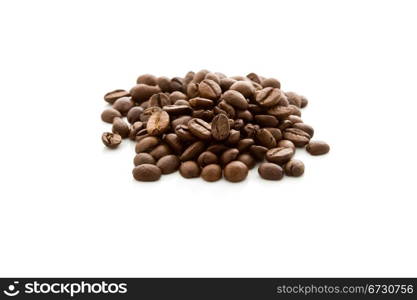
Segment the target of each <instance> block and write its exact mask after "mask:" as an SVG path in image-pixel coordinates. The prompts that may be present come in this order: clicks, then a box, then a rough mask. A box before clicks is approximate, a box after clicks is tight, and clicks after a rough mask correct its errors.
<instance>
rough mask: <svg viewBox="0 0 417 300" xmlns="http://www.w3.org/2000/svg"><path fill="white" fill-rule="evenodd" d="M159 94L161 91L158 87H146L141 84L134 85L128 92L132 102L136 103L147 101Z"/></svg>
mask: <svg viewBox="0 0 417 300" xmlns="http://www.w3.org/2000/svg"><path fill="white" fill-rule="evenodd" d="M160 92H161V89H160V88H159V87H158V86H153V85H147V84H143V83H139V84H137V85H135V86H134V87H133V88H132V89H131V90H130V94H131V95H132V99H133V101H135V102H137V103H142V102H144V101H146V100H148V99H149V98H150V97H151V96H152V95H153V94H157V93H160Z"/></svg>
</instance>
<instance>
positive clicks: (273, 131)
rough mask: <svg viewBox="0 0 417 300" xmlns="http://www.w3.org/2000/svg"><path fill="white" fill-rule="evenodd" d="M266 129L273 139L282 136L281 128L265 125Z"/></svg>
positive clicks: (279, 138)
mask: <svg viewBox="0 0 417 300" xmlns="http://www.w3.org/2000/svg"><path fill="white" fill-rule="evenodd" d="M265 129H266V130H268V131H269V132H270V133H271V134H272V136H273V137H274V139H275V141H277V142H278V141H280V140H281V138H282V133H281V130H279V128H271V127H267V128H265Z"/></svg>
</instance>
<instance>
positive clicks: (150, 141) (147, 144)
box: [135, 136, 160, 153]
mask: <svg viewBox="0 0 417 300" xmlns="http://www.w3.org/2000/svg"><path fill="white" fill-rule="evenodd" d="M159 142H160V140H159V139H158V138H157V137H154V136H148V137H145V138H144V139H142V140H140V141H139V142H138V143H137V144H136V148H135V150H136V153H141V152H149V151H151V150H152V149H153V148H155V147H156V146H158V144H159Z"/></svg>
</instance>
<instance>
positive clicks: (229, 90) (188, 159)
mask: <svg viewBox="0 0 417 300" xmlns="http://www.w3.org/2000/svg"><path fill="white" fill-rule="evenodd" d="M104 100H105V101H107V102H108V103H109V104H111V107H109V108H107V109H105V110H104V111H103V113H102V115H101V118H102V120H103V121H104V122H107V123H111V124H112V126H113V127H112V132H105V133H103V135H102V141H103V143H104V145H106V146H107V147H109V148H112V149H114V148H117V147H118V146H119V145H120V143H121V142H122V140H123V139H125V138H129V139H131V140H133V141H135V142H136V147H135V150H136V153H137V154H136V156H135V157H134V159H133V163H134V166H135V167H134V169H133V177H134V178H135V179H136V180H139V181H155V180H158V179H159V178H160V177H161V175H162V174H170V173H173V172H175V171H177V170H179V173H180V174H181V175H182V176H183V177H184V178H196V177H201V178H203V179H204V180H206V181H209V182H212V181H217V180H219V179H221V178H222V177H224V178H225V179H226V180H228V181H231V182H239V181H242V180H245V178H246V176H247V175H248V171H249V169H252V168H254V167H255V166H256V165H257V163H258V162H259V163H260V164H259V166H258V173H259V175H260V176H261V177H262V178H264V179H268V180H280V179H282V178H283V177H284V174H285V175H287V176H294V177H298V176H301V175H303V173H304V164H303V162H302V161H300V160H297V159H294V154H295V151H296V148H305V149H306V150H307V152H308V153H310V154H311V155H322V154H326V153H327V152H329V150H330V147H329V145H328V144H326V143H325V142H322V141H314V140H311V139H312V137H313V135H314V129H313V127H311V126H310V125H308V124H305V123H303V120H302V119H301V109H302V108H304V107H305V106H306V105H307V103H308V101H307V99H306V98H305V97H303V96H301V95H299V94H296V93H294V92H284V91H283V90H282V89H281V83H280V82H279V81H278V80H277V79H275V78H265V77H262V76H259V75H257V74H255V73H250V74H248V75H246V76H233V77H227V76H226V75H224V74H222V73H212V72H210V71H208V70H201V71H199V72H197V73H194V72H188V73H187V74H186V75H185V76H184V77H174V78H168V77H156V76H154V75H150V74H145V75H141V76H139V77H138V78H137V81H136V85H135V86H133V87H132V88H131V89H130V91H126V90H121V89H120V90H114V91H111V92H109V93H107V94H105V95H104ZM125 117H126V120H127V122H126V121H125Z"/></svg>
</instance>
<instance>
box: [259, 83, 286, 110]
mask: <svg viewBox="0 0 417 300" xmlns="http://www.w3.org/2000/svg"><path fill="white" fill-rule="evenodd" d="M280 99H281V91H280V89H276V88H271V87H267V88H264V89H262V90H259V91H257V92H256V93H255V100H256V102H258V103H259V105H261V106H264V107H271V106H275V105H277V104H278V103H279V101H280Z"/></svg>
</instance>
